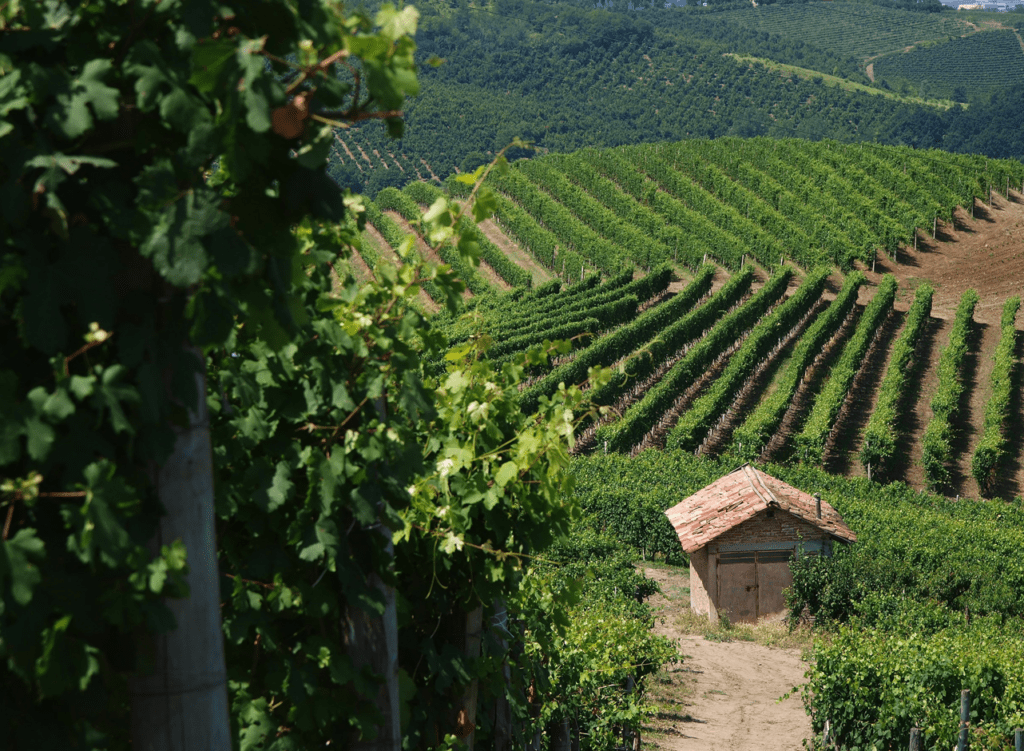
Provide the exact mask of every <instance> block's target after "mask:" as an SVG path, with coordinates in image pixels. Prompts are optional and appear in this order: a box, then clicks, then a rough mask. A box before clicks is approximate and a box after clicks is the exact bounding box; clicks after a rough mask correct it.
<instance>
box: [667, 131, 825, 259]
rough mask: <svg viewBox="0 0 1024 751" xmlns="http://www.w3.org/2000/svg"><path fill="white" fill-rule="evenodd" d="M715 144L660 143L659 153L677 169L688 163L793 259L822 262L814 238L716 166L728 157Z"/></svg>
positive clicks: (701, 180) (713, 190)
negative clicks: (686, 146) (685, 144)
mask: <svg viewBox="0 0 1024 751" xmlns="http://www.w3.org/2000/svg"><path fill="white" fill-rule="evenodd" d="M715 144H716V142H715V141H707V142H701V143H700V144H697V145H694V146H693V147H690V148H684V147H683V146H684V144H659V145H658V146H657V147H655V148H656V149H657V150H658V151H659V153H665V155H666V158H669V157H671V158H672V159H674V160H675V164H674V166H675V167H676V169H679V163H680V162H682V163H684V164H685V166H686V172H687V173H688V174H690V175H692V176H693V177H694V178H695V179H696V180H697V181H698V182H699V183H700V184H701V185H702V186H704V187H705V188H706V189H708V190H709V191H710V192H711V193H712V194H713V195H714V196H715V197H716V198H718V199H719V200H721V201H725V202H728V203H729V205H730V206H732V208H733V209H734V210H735V211H736V212H738V213H742V214H744V215H745V216H746V217H747V218H748V219H750V220H751V222H753V224H754V225H755V226H759V227H760V228H761V229H763V230H764V231H765V232H767V233H769V234H770V235H772V236H773V237H774V238H775V242H778V243H782V244H783V245H784V246H785V247H786V249H787V251H786V252H787V253H788V254H789V256H790V257H791V258H793V260H795V261H796V262H797V263H799V264H800V265H801V266H804V267H807V268H810V267H812V266H814V265H815V263H816V262H818V261H819V260H820V259H818V258H814V257H812V255H814V254H813V253H812V250H811V247H812V244H811V238H810V237H809V236H808V235H807V234H806V233H805V232H804V231H803V230H802V229H801V228H800V227H799V226H798V224H797V223H795V222H794V221H792V220H791V219H789V218H788V217H786V216H784V215H783V214H782V213H781V212H780V211H779V210H778V209H776V208H775V207H774V206H772V205H771V204H770V203H769V202H768V201H766V200H765V199H764V198H763V197H762V196H760V195H758V193H757V192H756V190H752V189H751V188H749V187H747V186H746V185H744V184H743V183H742V182H740V181H737V180H734V179H733V178H732V177H731V176H730V175H729V174H727V173H726V171H725V167H724V166H723V165H721V164H719V163H716V161H720V160H722V158H723V156H724V154H721V153H718V152H716V151H715ZM770 260H774V259H770Z"/></svg>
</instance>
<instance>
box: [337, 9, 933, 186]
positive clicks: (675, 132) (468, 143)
mask: <svg viewBox="0 0 1024 751" xmlns="http://www.w3.org/2000/svg"><path fill="white" fill-rule="evenodd" d="M419 9H420V10H421V13H422V14H423V16H422V19H421V22H420V29H419V31H418V33H417V45H418V50H417V55H418V57H419V59H421V60H423V61H424V62H425V61H427V60H428V59H429V58H431V57H432V56H436V57H438V58H441V59H443V60H444V63H443V64H442V65H440V66H439V67H437V68H433V67H430V66H426V65H425V66H424V67H423V70H422V92H421V94H420V96H419V97H418V98H416V99H414V100H411V101H410V102H409V104H408V107H407V110H406V111H407V123H408V126H407V130H406V136H405V138H404V139H403V140H402V141H400V142H397V143H395V142H391V141H388V140H387V138H386V134H385V132H384V130H383V129H382V128H380V126H379V125H377V124H375V123H373V124H366V125H363V126H362V127H361V128H359V129H354V130H352V131H348V132H347V133H346V134H345V136H344V138H345V139H346V142H347V143H346V144H344V145H342V144H339V148H338V150H337V151H336V162H335V166H334V169H333V172H334V174H335V177H336V178H338V179H340V180H341V181H342V182H344V183H346V184H352V185H363V186H365V187H366V188H367V189H368V190H369V192H371V193H373V192H376V190H378V189H379V188H381V187H383V186H385V185H399V184H402V183H404V182H406V181H408V179H410V177H411V178H413V179H415V177H416V175H415V174H413V173H411V172H410V170H409V169H404V171H403V170H401V169H395V168H394V166H393V165H391V164H389V165H388V167H389V168H381V163H380V161H379V158H383V159H385V164H387V157H386V154H388V153H391V154H394V155H395V161H397V160H398V158H400V155H401V154H405V155H406V156H407V157H408V159H409V160H410V161H412V162H414V163H416V164H417V165H419V164H420V161H419V160H421V159H422V160H425V161H426V162H427V163H428V164H429V165H430V167H431V168H432V170H433V172H434V173H435V174H436V175H437V176H438V177H441V178H443V177H444V176H445V175H447V174H449V173H451V172H452V171H453V168H455V167H459V168H470V167H475V166H476V165H477V164H479V163H481V162H483V161H484V157H485V155H486V152H488V151H496V150H497V149H499V148H501V147H502V146H504V145H506V144H508V143H509V142H510V141H511V139H512V138H513V137H514V136H520V137H523V138H526V139H528V140H531V141H533V142H534V143H535V144H536V145H537V146H538V147H539V148H541V149H542V150H551V151H573V150H575V149H578V148H581V147H584V146H598V147H602V146H618V145H623V144H630V143H639V142H649V141H665V140H671V141H676V140H680V139H683V138H699V137H703V138H712V137H717V136H723V135H740V136H757V135H769V136H778V137H794V136H795V137H805V138H812V139H817V138H824V137H830V138H835V139H837V140H843V141H850V140H865V141H880V142H885V143H904V142H906V139H905V138H903V137H902V136H901V134H903V133H912V132H913V131H915V129H916V126H915V122H916V121H917V120H918V119H919V118H921V117H922V116H924V115H926V114H931V113H935V112H938V111H940V110H939V108H936V107H934V106H926V105H925V106H922V105H921V104H917V103H913V102H911V101H910V100H904V99H901V98H900V97H898V96H896V95H894V94H891V93H887V92H881V91H879V92H875V93H865V92H857V91H846V90H843V89H841V88H838V87H835V86H831V85H829V84H828V83H827V82H826V81H824V80H822V79H821V78H820V77H818V78H817V79H813V78H811V77H808V78H801V77H799V76H795V75H791V74H788V73H781V74H780V72H779V71H777V70H771V69H769V68H768V67H766V66H764V65H762V64H760V63H754V62H745V61H738V60H736V59H734V58H732V57H729V56H727V53H732V52H742V53H745V54H749V55H752V56H755V57H758V58H764V59H770V60H773V61H779V62H782V63H789V64H794V65H800V66H802V67H804V68H813V69H816V70H821V71H824V72H827V73H829V74H832V73H835V74H838V75H839V76H841V77H842V76H845V77H847V78H848V79H850V80H852V81H855V82H857V83H861V82H866V79H865V78H863V76H862V74H860V73H858V70H857V62H856V61H855V60H854V59H853V58H851V57H849V56H839V55H835V54H833V53H831V52H828V51H825V50H822V49H818V48H813V47H810V46H809V45H805V44H803V43H801V42H798V41H787V40H785V39H783V38H782V37H780V36H778V35H771V34H766V33H763V32H759V31H754V30H747V29H744V28H742V27H739V26H736V25H732V26H731V28H730V27H728V26H726V25H724V24H722V23H721V22H720V21H718V20H716V19H715V18H713V17H711V16H709V17H706V18H705V17H702V16H698V15H693V14H683V13H678V12H673V11H667V10H666V11H645V12H644V13H641V14H633V15H626V14H623V13H612V12H608V11H602V10H591V11H586V10H581V9H578V8H573V7H571V6H566V5H553V4H547V3H532V2H528V1H526V0H510V1H508V2H499V3H497V4H496V5H495V6H492V7H488V8H474V7H470V6H468V5H467V6H464V7H462V8H461V9H454V10H452V9H447V8H445V9H444V10H442V11H439V10H438V9H437V8H435V7H434V6H430V5H423V6H419ZM345 146H347V147H348V150H349V151H351V152H352V153H354V154H356V155H358V150H357V147H361V148H362V149H363V152H364V153H365V154H366V155H367V157H368V158H367V159H366V160H364V159H362V158H360V159H359V161H355V160H354V159H352V158H350V157H349V154H348V153H347V151H346V149H345ZM374 150H376V151H377V155H374V154H373V152H374ZM375 156H376V157H378V158H376V159H375V158H374V157H375Z"/></svg>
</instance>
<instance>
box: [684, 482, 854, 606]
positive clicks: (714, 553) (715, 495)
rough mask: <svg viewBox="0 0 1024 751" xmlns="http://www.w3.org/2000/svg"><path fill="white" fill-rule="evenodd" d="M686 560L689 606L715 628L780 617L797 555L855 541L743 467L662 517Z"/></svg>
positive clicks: (794, 495)
mask: <svg viewBox="0 0 1024 751" xmlns="http://www.w3.org/2000/svg"><path fill="white" fill-rule="evenodd" d="M665 515H666V516H667V517H668V520H669V522H671V523H672V526H673V528H675V531H676V534H677V535H679V542H680V543H682V546H683V550H685V551H686V552H687V553H688V554H689V556H690V607H691V608H692V609H693V611H694V612H696V613H701V614H704V615H707V616H708V617H709V618H710V619H711V620H712V621H717V620H718V617H719V614H720V613H723V612H727V613H728V617H729V619H730V620H731V621H733V622H746V623H753V622H756V621H757V620H758V619H759V618H765V617H776V618H781V617H782V616H783V615H784V614H785V611H786V601H785V597H784V596H783V594H782V591H783V590H784V589H785V588H786V587H788V586H789V585H790V584H792V583H793V575H792V573H791V572H790V570H789V562H790V561H791V560H792V559H793V556H794V555H795V554H796V552H797V550H798V549H801V550H802V551H803V552H804V553H805V554H807V555H831V554H832V545H833V543H834V542H835V541H839V542H844V543H852V542H856V540H857V536H856V535H855V534H854V533H853V532H852V531H851V530H850V528H849V527H848V526H846V522H844V521H843V518H842V517H841V516H840V515H839V512H837V511H836V510H835V509H834V508H832V506H830V505H829V504H828V503H826V502H825V501H823V500H821V498H820V496H818V495H817V494H815V495H813V496H811V495H808V494H807V493H804V492H802V491H800V490H797V489H796V488H794V487H792V486H790V485H787V484H786V483H784V482H782V481H781V480H777V479H775V478H774V477H772V476H771V475H768V474H765V473H764V472H762V471H761V470H759V469H757V468H756V467H752V466H751V465H749V464H744V465H743V466H742V467H740V468H739V469H736V470H734V471H733V472H730V473H729V474H727V475H726V476H725V477H723V478H721V479H720V480H716V481H715V482H713V483H712V484H711V485H708V486H707V487H706V488H704V489H703V490H699V491H698V492H696V493H694V494H693V495H691V496H690V497H689V498H687V499H686V500H684V501H682V502H681V503H679V504H677V505H675V506H673V507H672V508H670V509H669V510H668V511H666V512H665Z"/></svg>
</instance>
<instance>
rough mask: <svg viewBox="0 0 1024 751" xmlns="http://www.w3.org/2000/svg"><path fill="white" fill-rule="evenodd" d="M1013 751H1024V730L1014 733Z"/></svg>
mask: <svg viewBox="0 0 1024 751" xmlns="http://www.w3.org/2000/svg"><path fill="white" fill-rule="evenodd" d="M1013 751H1024V730H1021V729H1020V728H1017V729H1016V730H1014V731H1013Z"/></svg>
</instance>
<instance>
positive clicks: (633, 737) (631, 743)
mask: <svg viewBox="0 0 1024 751" xmlns="http://www.w3.org/2000/svg"><path fill="white" fill-rule="evenodd" d="M635 686H636V683H635V682H634V680H633V676H632V675H627V676H626V695H627V696H629V695H630V694H632V693H633V689H634V687H635ZM639 740H640V731H639V730H638V731H636V732H635V734H634V731H632V730H628V729H626V728H623V729H622V747H623V748H625V749H626V750H627V751H630V750H631V749H636V748H637V747H638V744H639Z"/></svg>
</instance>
